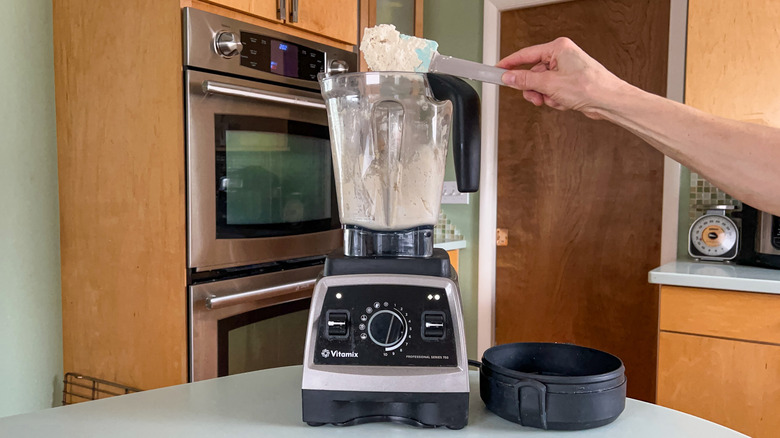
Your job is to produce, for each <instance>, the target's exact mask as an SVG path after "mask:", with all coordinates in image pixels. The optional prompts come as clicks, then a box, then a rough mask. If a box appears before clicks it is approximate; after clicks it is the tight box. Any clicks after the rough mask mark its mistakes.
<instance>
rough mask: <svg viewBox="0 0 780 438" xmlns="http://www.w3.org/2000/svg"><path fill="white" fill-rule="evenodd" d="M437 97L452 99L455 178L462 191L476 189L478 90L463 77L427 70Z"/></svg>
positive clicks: (478, 145) (477, 184) (478, 154)
mask: <svg viewBox="0 0 780 438" xmlns="http://www.w3.org/2000/svg"><path fill="white" fill-rule="evenodd" d="M427 76H428V84H429V85H430V87H431V91H433V97H435V98H436V100H449V101H450V102H452V152H453V154H454V155H453V158H454V159H455V178H456V179H457V181H458V191H459V192H461V193H468V192H476V191H477V190H479V162H480V144H481V141H482V136H481V130H480V103H479V94H477V91H476V90H474V88H472V87H471V85H469V84H468V83H466V81H464V80H463V79H460V78H456V77H455V76H450V75H444V74H441V73H427Z"/></svg>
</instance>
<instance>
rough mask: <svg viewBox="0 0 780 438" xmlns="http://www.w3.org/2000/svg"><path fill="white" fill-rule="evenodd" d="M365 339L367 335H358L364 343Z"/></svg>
mask: <svg viewBox="0 0 780 438" xmlns="http://www.w3.org/2000/svg"><path fill="white" fill-rule="evenodd" d="M366 338H368V335H367V334H365V333H361V334H360V339H362V340H364V341H365V340H366Z"/></svg>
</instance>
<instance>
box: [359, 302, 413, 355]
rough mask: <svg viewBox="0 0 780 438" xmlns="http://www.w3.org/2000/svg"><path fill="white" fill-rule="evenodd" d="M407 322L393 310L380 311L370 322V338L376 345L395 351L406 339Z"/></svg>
mask: <svg viewBox="0 0 780 438" xmlns="http://www.w3.org/2000/svg"><path fill="white" fill-rule="evenodd" d="M406 332H407V330H406V320H405V319H404V318H403V317H402V316H401V315H399V314H398V313H397V312H394V311H392V310H380V311H378V312H376V313H374V314H373V315H372V316H371V319H370V320H368V336H369V337H370V338H371V341H373V342H374V343H375V344H376V345H378V346H380V347H385V350H386V351H389V350H393V349H395V348H396V347H398V346H399V345H401V344H402V343H403V341H404V340H405V339H406Z"/></svg>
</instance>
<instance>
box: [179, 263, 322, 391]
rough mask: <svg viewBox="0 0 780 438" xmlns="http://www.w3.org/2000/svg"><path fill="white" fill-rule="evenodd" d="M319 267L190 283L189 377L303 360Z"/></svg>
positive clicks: (294, 363)
mask: <svg viewBox="0 0 780 438" xmlns="http://www.w3.org/2000/svg"><path fill="white" fill-rule="evenodd" d="M321 271H322V265H317V266H309V267H305V268H299V269H291V270H286V271H279V272H273V273H269V274H261V275H254V276H249V277H242V278H236V279H230V280H222V281H215V282H210V283H204V284H198V285H193V286H190V287H189V312H190V333H189V337H190V339H189V341H190V367H189V368H190V375H189V378H190V381H191V382H195V381H199V380H205V379H211V378H214V377H221V376H226V375H231V374H238V373H243V372H247V371H254V370H260V369H266V368H274V367H280V366H287V365H297V364H302V363H303V349H304V345H305V342H306V325H307V321H308V313H309V304H310V301H311V294H312V291H313V288H314V283H315V282H316V279H317V277H318V275H319V273H320V272H321Z"/></svg>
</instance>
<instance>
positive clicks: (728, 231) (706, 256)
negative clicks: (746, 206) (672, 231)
mask: <svg viewBox="0 0 780 438" xmlns="http://www.w3.org/2000/svg"><path fill="white" fill-rule="evenodd" d="M733 209H734V206H732V205H718V206H716V207H714V208H712V209H710V210H707V213H705V214H704V215H703V216H701V217H699V218H698V219H696V220H695V221H694V222H693V224H692V225H691V228H690V230H689V231H688V254H690V256H691V257H693V258H696V259H699V260H705V261H728V260H733V259H734V258H735V257H736V256H737V251H738V249H739V248H738V246H739V228H737V225H736V224H735V223H734V221H733V220H732V219H731V218H729V217H728V216H726V211H727V210H733Z"/></svg>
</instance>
